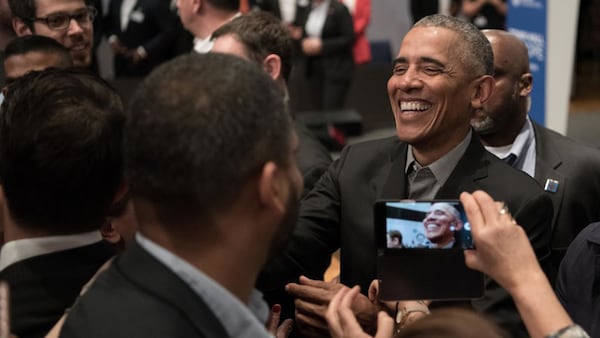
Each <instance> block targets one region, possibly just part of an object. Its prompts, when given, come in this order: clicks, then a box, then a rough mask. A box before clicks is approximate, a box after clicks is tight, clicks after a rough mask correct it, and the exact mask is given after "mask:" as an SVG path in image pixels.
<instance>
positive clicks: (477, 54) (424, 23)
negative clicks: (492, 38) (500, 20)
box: [413, 14, 494, 76]
mask: <svg viewBox="0 0 600 338" xmlns="http://www.w3.org/2000/svg"><path fill="white" fill-rule="evenodd" d="M413 27H442V28H447V29H450V30H452V31H454V32H456V33H457V34H458V35H459V36H460V41H461V45H460V46H455V48H454V50H455V51H456V52H457V54H458V56H459V58H460V61H461V63H462V64H463V66H464V67H465V69H466V71H468V72H470V73H471V74H472V75H474V76H482V75H493V74H494V54H493V52H492V45H491V44H490V42H489V41H488V39H487V38H486V37H485V35H483V33H481V31H480V30H479V29H478V28H477V27H475V25H473V24H472V23H470V22H466V21H464V20H461V19H458V18H455V17H453V16H447V15H441V14H434V15H429V16H426V17H424V18H423V19H421V20H419V21H417V23H415V24H414V26H413Z"/></svg>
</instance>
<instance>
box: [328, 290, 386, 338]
mask: <svg viewBox="0 0 600 338" xmlns="http://www.w3.org/2000/svg"><path fill="white" fill-rule="evenodd" d="M359 291H360V287H358V286H355V287H353V288H352V289H348V288H343V289H340V290H339V291H338V293H337V294H336V295H335V296H334V297H333V299H331V302H329V306H328V307H327V312H326V313H325V319H326V320H327V324H328V325H329V332H330V334H331V337H332V338H368V337H371V336H370V335H368V334H366V333H365V332H364V331H363V329H362V328H361V326H360V325H359V324H358V321H357V320H356V317H355V316H354V312H353V311H352V304H353V303H354V300H355V298H356V296H357V295H359V294H360V293H359ZM393 332H394V321H393V320H392V318H391V317H390V316H388V315H387V314H386V313H385V312H383V311H381V312H379V314H378V316H377V333H376V334H375V338H388V337H392V335H393Z"/></svg>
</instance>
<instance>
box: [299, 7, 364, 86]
mask: <svg viewBox="0 0 600 338" xmlns="http://www.w3.org/2000/svg"><path fill="white" fill-rule="evenodd" d="M309 13H310V11H304V12H302V15H298V14H297V15H296V20H297V25H298V26H300V27H303V28H304V24H305V23H306V20H307V19H308V15H309ZM304 36H305V37H306V32H304ZM321 41H322V52H321V55H319V56H310V57H306V59H305V62H306V65H305V66H306V71H307V73H308V74H310V73H311V71H312V68H313V67H312V66H313V63H315V62H322V64H323V69H324V70H325V78H326V79H346V80H347V79H350V78H351V77H352V71H353V69H354V57H353V56H352V46H353V45H354V24H353V22H352V15H350V12H349V11H348V8H346V6H345V5H344V4H342V3H340V2H338V1H337V0H334V1H331V3H330V5H329V11H328V13H327V19H325V24H324V25H323V31H322V32H321Z"/></svg>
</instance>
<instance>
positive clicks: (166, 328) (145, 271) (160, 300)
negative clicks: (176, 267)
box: [60, 243, 227, 338]
mask: <svg viewBox="0 0 600 338" xmlns="http://www.w3.org/2000/svg"><path fill="white" fill-rule="evenodd" d="M60 337H65V338H69V337H73V338H75V337H76V338H79V337H87V338H95V337H103V338H104V337H111V338H118V337H123V338H132V337H186V338H187V337H227V333H226V331H225V329H224V328H223V326H222V325H221V324H220V322H219V320H218V319H217V318H216V317H215V316H214V314H213V313H212V311H211V310H210V309H209V308H208V306H207V305H206V304H205V303H204V302H203V301H202V299H201V298H200V297H198V295H197V294H196V293H194V291H193V290H192V289H190V287H189V286H188V285H187V284H186V283H185V282H183V281H182V280H181V279H180V278H179V277H178V276H177V275H175V274H174V273H173V272H171V270H169V269H168V268H167V267H166V266H164V265H163V264H162V263H161V262H159V261H158V260H156V259H155V258H154V257H153V256H151V255H150V254H149V253H148V252H147V251H146V250H144V249H143V248H142V247H140V246H139V245H138V244H137V243H135V244H133V246H132V247H131V248H129V249H127V251H125V253H123V254H122V255H121V256H120V257H117V258H116V259H115V260H114V262H113V263H112V265H111V267H110V268H109V269H108V270H107V271H105V272H104V273H103V274H102V275H100V276H99V277H98V279H97V280H96V281H95V282H94V284H93V285H92V287H91V288H90V289H89V290H88V292H87V293H86V294H85V295H84V296H82V297H81V298H80V299H79V300H78V302H77V304H76V305H75V306H74V307H73V309H72V310H71V312H70V313H69V316H68V317H67V320H66V322H65V324H64V326H63V328H62V331H61V333H60Z"/></svg>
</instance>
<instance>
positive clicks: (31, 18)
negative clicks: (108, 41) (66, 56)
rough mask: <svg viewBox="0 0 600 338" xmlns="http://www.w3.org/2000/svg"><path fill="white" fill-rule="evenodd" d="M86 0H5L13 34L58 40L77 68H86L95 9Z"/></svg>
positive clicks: (90, 57)
mask: <svg viewBox="0 0 600 338" xmlns="http://www.w3.org/2000/svg"><path fill="white" fill-rule="evenodd" d="M88 2H89V0H85V1H84V0H28V1H23V0H9V1H8V4H9V6H10V10H11V11H12V13H13V28H14V30H15V33H16V34H17V36H23V35H31V34H37V35H43V36H47V37H49V38H52V39H54V40H56V41H58V42H60V43H61V44H62V45H63V46H65V47H66V48H67V49H68V50H69V52H70V53H71V57H72V58H73V63H74V64H75V66H78V67H89V66H90V64H91V62H92V47H93V44H94V38H93V36H94V27H93V21H94V18H95V17H96V14H97V11H96V9H95V8H94V7H91V6H89V3H88Z"/></svg>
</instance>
